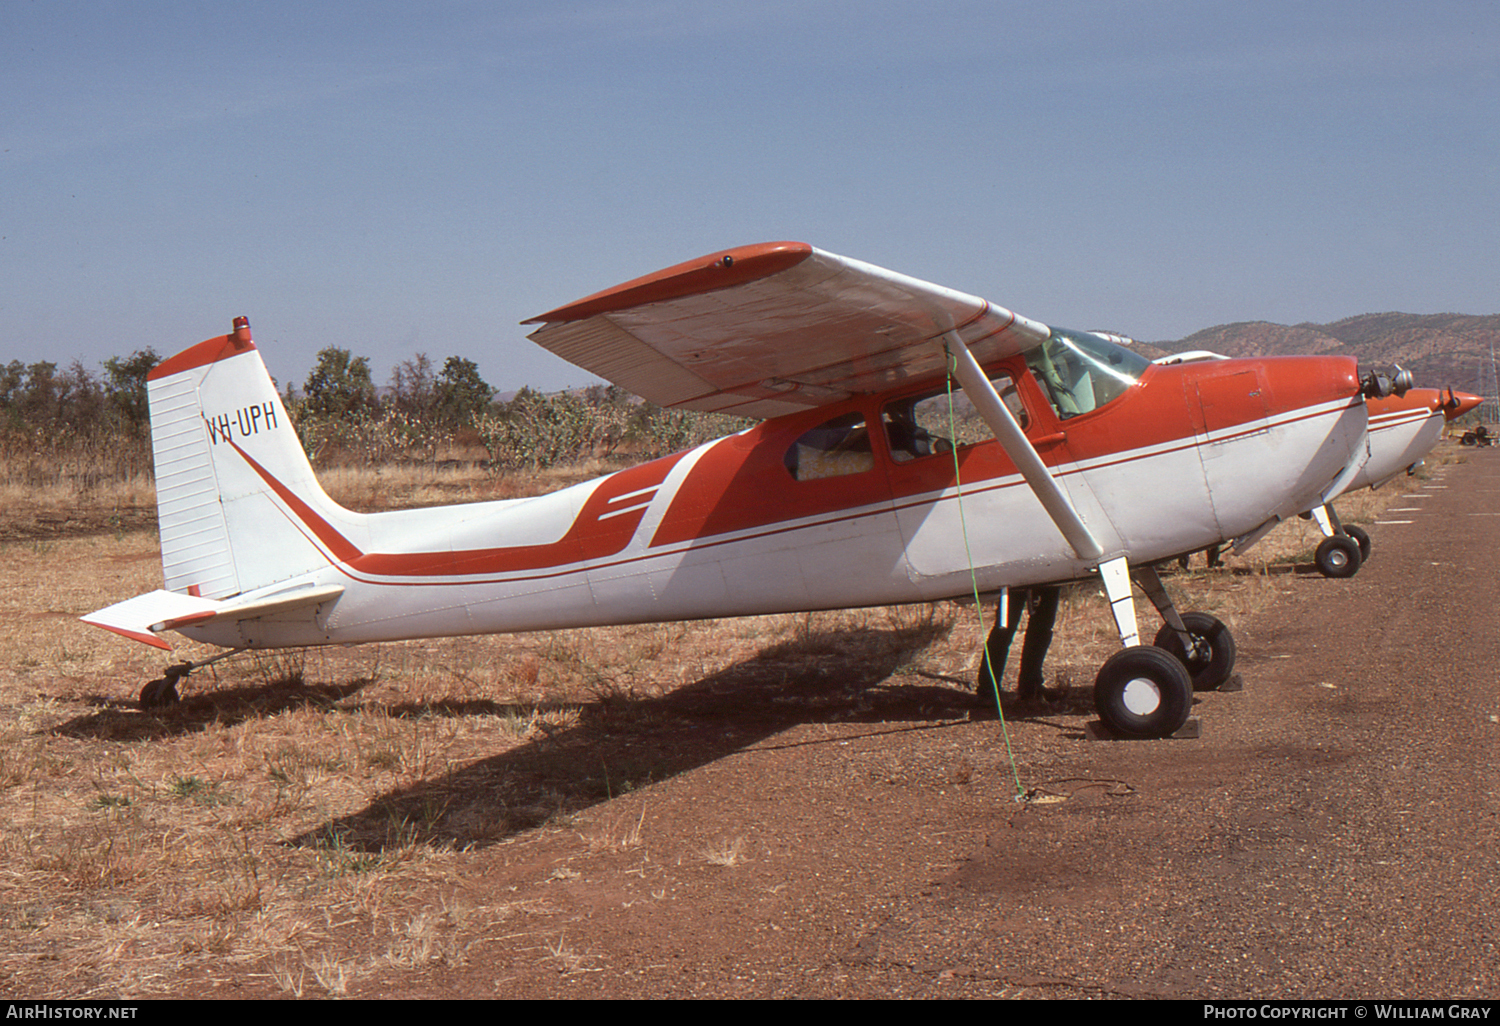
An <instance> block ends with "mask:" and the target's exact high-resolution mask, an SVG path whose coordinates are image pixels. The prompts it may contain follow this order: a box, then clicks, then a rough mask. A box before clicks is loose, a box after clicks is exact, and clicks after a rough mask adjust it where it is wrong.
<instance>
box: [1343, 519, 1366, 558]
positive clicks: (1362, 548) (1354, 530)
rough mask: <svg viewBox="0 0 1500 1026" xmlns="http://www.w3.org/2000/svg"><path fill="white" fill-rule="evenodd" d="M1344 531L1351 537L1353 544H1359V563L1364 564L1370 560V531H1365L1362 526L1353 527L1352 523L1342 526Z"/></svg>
mask: <svg viewBox="0 0 1500 1026" xmlns="http://www.w3.org/2000/svg"><path fill="white" fill-rule="evenodd" d="M1344 533H1345V534H1347V535H1348V536H1349V537H1351V538H1353V539H1354V542H1355V544H1357V545H1358V546H1359V565H1360V566H1364V565H1365V564H1366V563H1368V562H1369V561H1370V548H1371V544H1370V532H1369V531H1366V530H1365V529H1364V528H1363V527H1355V526H1354V525H1353V524H1350V525H1349V526H1348V527H1345V528H1344Z"/></svg>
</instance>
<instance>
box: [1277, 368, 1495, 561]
mask: <svg viewBox="0 0 1500 1026" xmlns="http://www.w3.org/2000/svg"><path fill="white" fill-rule="evenodd" d="M1482 402H1484V398H1483V397H1482V396H1477V395H1472V394H1470V393H1468V392H1456V391H1454V390H1453V389H1451V388H1448V389H1436V388H1412V389H1402V394H1393V395H1388V396H1385V397H1383V398H1371V399H1370V400H1369V403H1368V408H1369V417H1370V426H1369V430H1368V432H1367V433H1366V436H1365V447H1364V450H1363V452H1362V453H1357V454H1356V458H1357V459H1360V458H1362V462H1363V465H1362V466H1361V468H1360V472H1359V474H1357V475H1356V476H1355V478H1354V480H1352V481H1351V482H1349V486H1348V487H1347V488H1346V489H1345V492H1352V491H1353V490H1354V489H1356V488H1371V489H1374V488H1379V487H1380V486H1381V485H1383V484H1385V483H1386V482H1388V481H1390V480H1392V479H1393V478H1396V477H1399V476H1401V475H1402V474H1411V473H1414V472H1415V471H1416V469H1417V467H1418V466H1420V465H1421V464H1422V461H1423V460H1425V459H1426V458H1427V454H1428V453H1430V452H1432V450H1433V447H1434V446H1436V445H1437V443H1438V441H1439V440H1440V439H1441V438H1442V437H1443V428H1444V426H1445V425H1446V424H1447V423H1448V422H1449V421H1451V420H1454V419H1456V418H1458V417H1461V416H1463V415H1464V414H1465V413H1468V412H1469V411H1470V410H1472V409H1474V407H1476V406H1478V405H1479V404H1480V403H1482ZM1307 515H1308V516H1310V517H1311V518H1312V519H1313V520H1314V521H1316V522H1317V525H1318V529H1319V530H1320V531H1322V532H1323V540H1322V541H1321V542H1319V543H1318V548H1317V551H1316V552H1315V553H1314V554H1313V562H1314V564H1315V565H1316V566H1317V568H1318V572H1319V573H1320V574H1322V575H1323V576H1324V577H1353V576H1354V575H1355V574H1357V573H1359V568H1360V567H1361V566H1363V565H1364V562H1365V561H1366V560H1367V559H1369V558H1370V552H1371V542H1370V534H1369V532H1368V531H1366V530H1365V529H1364V528H1362V527H1360V526H1359V525H1357V524H1347V525H1346V524H1344V523H1343V522H1342V521H1340V520H1339V516H1338V513H1337V512H1335V511H1334V508H1333V504H1332V502H1328V503H1325V504H1324V505H1322V506H1319V507H1317V508H1316V509H1314V510H1312V511H1311V512H1310V513H1308V514H1307Z"/></svg>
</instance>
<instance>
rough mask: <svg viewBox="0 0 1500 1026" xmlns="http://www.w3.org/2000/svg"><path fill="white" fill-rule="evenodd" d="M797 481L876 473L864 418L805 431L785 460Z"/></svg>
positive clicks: (846, 416)
mask: <svg viewBox="0 0 1500 1026" xmlns="http://www.w3.org/2000/svg"><path fill="white" fill-rule="evenodd" d="M782 462H783V463H784V464H786V469H787V470H788V471H790V472H791V475H792V476H793V477H795V478H796V479H797V480H798V481H812V480H816V479H818V478H823V477H841V476H843V475H845V474H859V473H862V472H864V471H866V470H873V469H875V453H874V452H873V451H872V450H871V448H870V431H869V428H868V427H867V426H866V424H865V415H864V414H862V413H859V412H855V413H846V414H844V415H843V416H842V417H835V418H834V419H833V420H829V421H824V422H823V423H822V424H819V425H818V426H817V427H815V428H813V429H812V430H811V431H805V432H803V433H802V435H801V436H800V437H798V439H797V440H796V441H795V442H793V443H792V446H791V448H789V449H788V450H787V451H786V455H785V456H783V457H782Z"/></svg>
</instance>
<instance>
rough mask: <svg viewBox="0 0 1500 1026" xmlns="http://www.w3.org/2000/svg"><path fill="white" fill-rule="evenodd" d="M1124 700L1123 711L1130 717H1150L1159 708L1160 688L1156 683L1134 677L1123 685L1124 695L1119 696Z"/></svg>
mask: <svg viewBox="0 0 1500 1026" xmlns="http://www.w3.org/2000/svg"><path fill="white" fill-rule="evenodd" d="M1121 697H1122V699H1123V700H1124V704H1125V709H1126V710H1127V711H1128V712H1129V713H1130V715H1132V716H1150V715H1151V714H1152V713H1154V712H1156V710H1157V709H1159V708H1161V688H1159V687H1157V685H1156V682H1155V681H1153V680H1148V679H1146V678H1145V677H1135V678H1132V679H1131V680H1130V682H1129V683H1127V684H1126V685H1125V693H1124V694H1123V695H1122V696H1121Z"/></svg>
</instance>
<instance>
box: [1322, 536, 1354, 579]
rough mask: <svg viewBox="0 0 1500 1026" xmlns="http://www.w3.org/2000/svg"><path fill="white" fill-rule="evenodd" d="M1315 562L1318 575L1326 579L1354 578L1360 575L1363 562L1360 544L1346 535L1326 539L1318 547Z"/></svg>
mask: <svg viewBox="0 0 1500 1026" xmlns="http://www.w3.org/2000/svg"><path fill="white" fill-rule="evenodd" d="M1313 562H1314V563H1316V564H1317V566H1318V573H1320V574H1322V575H1323V576H1324V577H1337V578H1344V577H1353V576H1354V575H1355V574H1357V573H1359V566H1360V562H1361V560H1360V555H1359V542H1357V541H1355V540H1354V539H1353V538H1350V537H1349V536H1348V535H1346V534H1336V535H1334V536H1333V537H1332V538H1324V539H1323V541H1322V542H1321V543H1320V544H1319V545H1318V551H1317V553H1316V554H1315V555H1314V556H1313Z"/></svg>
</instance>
